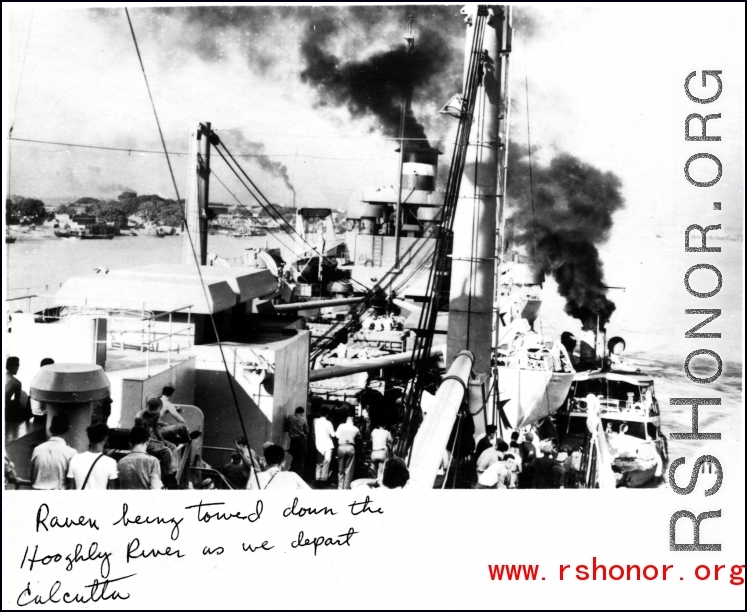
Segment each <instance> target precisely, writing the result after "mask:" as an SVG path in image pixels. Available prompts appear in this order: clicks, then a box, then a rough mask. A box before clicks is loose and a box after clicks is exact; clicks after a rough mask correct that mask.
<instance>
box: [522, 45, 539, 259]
mask: <svg viewBox="0 0 747 612" xmlns="http://www.w3.org/2000/svg"><path fill="white" fill-rule="evenodd" d="M524 90H525V92H526V103H527V153H528V155H529V195H530V198H531V200H532V238H533V240H534V259H535V265H536V260H537V217H536V216H535V214H534V181H533V180H532V137H531V134H530V132H529V68H528V64H527V37H526V36H524Z"/></svg>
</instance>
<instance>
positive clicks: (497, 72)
mask: <svg viewBox="0 0 747 612" xmlns="http://www.w3.org/2000/svg"><path fill="white" fill-rule="evenodd" d="M476 10H477V6H468V7H465V8H464V9H462V11H463V12H464V13H466V14H467V28H468V35H467V41H470V40H471V36H470V34H469V31H470V30H471V29H472V28H473V27H474V25H473V22H474V16H475V11H476ZM490 11H491V17H490V18H489V20H488V27H487V28H485V35H484V44H483V50H484V63H483V76H482V83H481V84H480V86H479V88H478V91H477V103H476V106H475V109H476V112H475V117H474V124H473V129H472V130H471V132H470V141H469V148H468V152H467V163H466V165H465V168H464V174H463V178H462V184H461V189H460V193H459V203H458V205H457V210H456V216H455V219H454V246H453V251H452V266H451V289H450V300H449V330H448V336H447V345H446V351H447V357H446V366H447V367H449V366H450V365H451V363H452V362H453V361H454V359H455V358H456V356H457V355H458V354H459V352H460V351H463V350H469V351H471V352H472V353H473V354H474V356H475V361H474V365H473V369H474V372H475V373H476V374H477V375H478V376H479V377H480V378H481V379H482V380H486V379H487V378H488V376H489V374H490V369H491V367H490V366H491V364H490V361H491V344H492V336H493V334H492V331H493V298H494V287H495V282H496V279H495V253H496V250H495V244H496V212H497V195H498V190H499V173H500V172H501V169H500V167H499V159H500V155H499V150H500V147H501V139H500V133H501V110H502V109H501V106H502V101H503V98H504V96H503V86H504V83H503V70H502V52H503V41H504V30H505V28H506V23H507V20H506V14H505V13H506V9H505V8H504V7H495V8H493V9H490ZM468 45H469V43H468ZM468 55H469V47H468ZM468 62H469V57H467V60H466V63H467V64H468Z"/></svg>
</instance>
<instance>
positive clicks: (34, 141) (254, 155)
mask: <svg viewBox="0 0 747 612" xmlns="http://www.w3.org/2000/svg"><path fill="white" fill-rule="evenodd" d="M10 140H15V141H17V142H28V143H31V144H48V145H55V146H58V147H75V148H78V149H95V150H97V151H122V152H123V153H148V154H153V155H163V151H154V150H153V149H128V148H126V147H111V146H107V145H90V144H80V143H75V142H57V141H53V140H38V139H33V138H11V139H10ZM47 152H49V153H55V152H56V151H52V150H47ZM169 154H170V155H172V156H173V155H176V156H178V157H186V156H188V155H189V153H185V152H184V151H169ZM234 157H243V158H260V157H262V158H264V157H304V158H307V159H327V160H333V161H369V162H370V161H371V160H373V159H375V158H374V157H324V156H320V155H307V154H304V153H236V154H235V155H234Z"/></svg>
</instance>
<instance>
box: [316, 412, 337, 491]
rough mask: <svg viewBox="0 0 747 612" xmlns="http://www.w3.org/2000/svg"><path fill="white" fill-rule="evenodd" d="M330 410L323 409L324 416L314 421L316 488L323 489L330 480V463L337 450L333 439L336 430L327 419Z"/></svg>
mask: <svg viewBox="0 0 747 612" xmlns="http://www.w3.org/2000/svg"><path fill="white" fill-rule="evenodd" d="M327 415H329V408H328V407H327V406H323V407H322V416H320V417H319V418H318V419H315V420H314V440H315V444H316V481H317V482H316V485H317V486H316V488H317V489H322V488H324V487H325V486H326V485H327V481H328V480H329V462H330V461H331V460H332V451H333V450H334V448H335V445H334V443H333V442H332V438H334V437H335V428H334V427H333V426H332V423H330V422H329V419H327Z"/></svg>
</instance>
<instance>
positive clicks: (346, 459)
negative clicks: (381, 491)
mask: <svg viewBox="0 0 747 612" xmlns="http://www.w3.org/2000/svg"><path fill="white" fill-rule="evenodd" d="M353 418H355V408H353V407H352V406H349V407H348V418H347V421H345V422H344V423H342V424H341V425H340V426H339V427H338V428H337V431H336V432H335V436H337V442H338V446H337V463H338V466H339V475H338V481H337V488H338V489H349V488H350V482H351V481H352V480H353V468H354V467H355V443H356V442H357V441H358V439H359V438H360V436H361V432H360V429H358V428H357V427H356V426H355V425H353Z"/></svg>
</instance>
